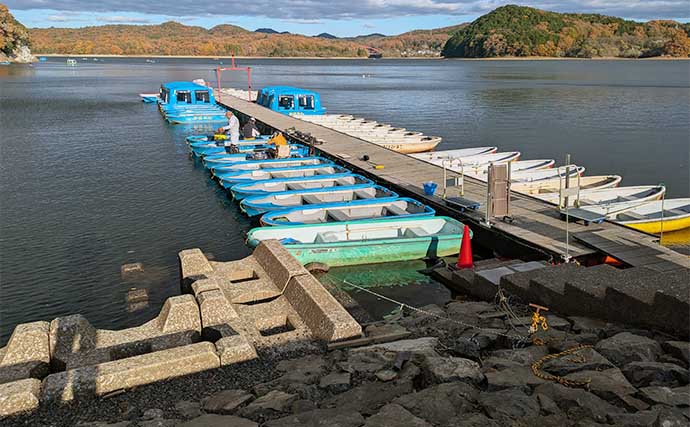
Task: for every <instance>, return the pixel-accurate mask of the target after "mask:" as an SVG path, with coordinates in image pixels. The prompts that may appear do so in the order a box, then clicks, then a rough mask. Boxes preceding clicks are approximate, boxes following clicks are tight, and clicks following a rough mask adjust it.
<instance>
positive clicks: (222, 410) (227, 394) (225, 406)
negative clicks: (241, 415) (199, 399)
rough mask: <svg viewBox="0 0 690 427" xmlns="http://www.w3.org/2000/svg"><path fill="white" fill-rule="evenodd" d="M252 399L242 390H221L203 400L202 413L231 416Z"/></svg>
mask: <svg viewBox="0 0 690 427" xmlns="http://www.w3.org/2000/svg"><path fill="white" fill-rule="evenodd" d="M253 398H254V395H252V394H251V393H248V392H246V391H244V390H223V391H221V392H219V393H216V394H214V395H212V396H211V397H209V398H208V399H206V400H204V411H206V412H211V413H215V414H231V413H232V412H234V411H235V410H236V409H237V408H239V407H240V406H242V405H244V404H245V403H247V402H249V401H250V400H252V399H253Z"/></svg>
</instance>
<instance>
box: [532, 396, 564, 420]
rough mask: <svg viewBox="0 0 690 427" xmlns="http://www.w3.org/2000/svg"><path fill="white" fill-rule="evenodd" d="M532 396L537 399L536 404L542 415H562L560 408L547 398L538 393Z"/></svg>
mask: <svg viewBox="0 0 690 427" xmlns="http://www.w3.org/2000/svg"><path fill="white" fill-rule="evenodd" d="M534 396H535V397H536V398H537V402H539V408H540V411H539V412H540V413H542V414H544V415H563V411H561V408H559V407H558V405H556V402H554V401H553V399H551V398H550V397H549V396H546V395H544V394H539V393H535V394H534Z"/></svg>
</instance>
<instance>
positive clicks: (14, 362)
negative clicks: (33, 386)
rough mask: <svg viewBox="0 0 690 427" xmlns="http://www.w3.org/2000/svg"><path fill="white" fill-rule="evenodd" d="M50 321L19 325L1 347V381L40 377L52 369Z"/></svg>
mask: <svg viewBox="0 0 690 427" xmlns="http://www.w3.org/2000/svg"><path fill="white" fill-rule="evenodd" d="M49 328H50V325H49V323H48V322H32V323H22V324H20V325H17V327H16V328H14V331H13V332H12V336H10V339H9V341H8V342H7V345H6V346H5V347H3V348H2V349H0V384H2V383H8V382H12V381H16V380H20V379H25V378H38V379H41V378H43V377H45V376H46V375H48V373H49V372H50V342H49V338H48V331H49Z"/></svg>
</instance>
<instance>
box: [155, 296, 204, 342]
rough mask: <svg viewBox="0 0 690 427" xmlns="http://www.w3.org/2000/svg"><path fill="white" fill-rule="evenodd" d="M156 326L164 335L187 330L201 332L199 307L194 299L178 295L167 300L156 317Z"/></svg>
mask: <svg viewBox="0 0 690 427" xmlns="http://www.w3.org/2000/svg"><path fill="white" fill-rule="evenodd" d="M158 325H159V328H160V330H161V332H165V333H171V332H179V331H189V330H192V331H198V332H201V318H200V316H199V306H198V305H197V303H196V300H195V299H194V297H193V296H191V295H180V296H176V297H171V298H168V299H167V300H166V301H165V304H164V305H163V309H162V310H161V312H160V314H159V315H158Z"/></svg>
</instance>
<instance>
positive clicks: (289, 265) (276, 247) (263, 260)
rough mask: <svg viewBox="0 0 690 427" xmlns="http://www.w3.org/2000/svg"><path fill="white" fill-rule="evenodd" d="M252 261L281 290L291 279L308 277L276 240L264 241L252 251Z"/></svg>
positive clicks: (300, 265)
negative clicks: (254, 261) (304, 275)
mask: <svg viewBox="0 0 690 427" xmlns="http://www.w3.org/2000/svg"><path fill="white" fill-rule="evenodd" d="M252 256H253V257H254V259H256V261H257V262H258V263H259V264H260V265H261V267H262V268H263V269H264V270H266V272H267V273H268V275H269V276H270V278H271V280H272V281H273V283H275V284H276V286H278V288H280V289H282V288H283V287H285V286H286V285H287V283H288V280H289V279H290V278H291V277H295V276H299V275H303V274H306V275H309V272H308V271H307V269H306V268H304V267H303V266H302V264H300V263H299V262H298V261H297V260H296V259H295V257H293V256H292V255H290V252H288V251H287V249H285V248H284V247H283V245H281V244H280V242H279V241H277V240H265V241H263V242H261V243H260V244H259V246H257V247H256V249H254V253H253V254H252Z"/></svg>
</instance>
